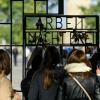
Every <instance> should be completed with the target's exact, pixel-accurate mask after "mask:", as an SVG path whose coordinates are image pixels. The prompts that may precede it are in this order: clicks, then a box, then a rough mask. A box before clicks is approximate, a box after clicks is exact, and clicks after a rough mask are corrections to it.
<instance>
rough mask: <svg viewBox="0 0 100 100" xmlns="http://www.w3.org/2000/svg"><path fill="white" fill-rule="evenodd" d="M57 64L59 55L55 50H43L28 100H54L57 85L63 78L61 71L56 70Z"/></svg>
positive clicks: (52, 48)
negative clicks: (41, 59)
mask: <svg viewBox="0 0 100 100" xmlns="http://www.w3.org/2000/svg"><path fill="white" fill-rule="evenodd" d="M59 63H60V54H59V52H58V50H57V48H56V47H54V46H48V47H47V48H46V50H45V53H44V56H43V61H42V64H41V67H40V69H39V70H38V71H37V72H36V73H35V74H34V75H33V78H32V81H31V86H30V90H29V94H28V100H55V99H56V95H57V86H58V85H57V84H58V82H59V81H60V80H61V79H62V76H63V70H62V71H61V70H60V69H59V68H57V64H59ZM58 69H59V70H58Z"/></svg>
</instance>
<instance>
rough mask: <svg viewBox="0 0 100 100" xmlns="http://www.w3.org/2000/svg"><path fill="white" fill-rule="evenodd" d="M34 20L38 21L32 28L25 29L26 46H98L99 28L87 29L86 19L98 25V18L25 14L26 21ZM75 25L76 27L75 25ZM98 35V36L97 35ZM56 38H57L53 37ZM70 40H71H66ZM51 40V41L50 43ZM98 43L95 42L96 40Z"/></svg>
mask: <svg viewBox="0 0 100 100" xmlns="http://www.w3.org/2000/svg"><path fill="white" fill-rule="evenodd" d="M27 17H28V18H33V19H35V20H36V18H37V21H36V24H34V26H33V27H31V28H29V27H28V28H27V27H26V28H25V32H26V33H25V34H26V41H27V42H26V45H41V44H45V43H47V44H51V45H61V44H62V45H68V44H69V45H73V46H74V45H77V46H78V45H79V46H80V45H83V46H89V45H91V46H92V45H97V44H99V42H98V37H97V35H98V36H99V33H98V26H96V27H94V28H93V29H90V28H86V27H85V23H84V21H85V19H87V18H94V19H96V20H94V21H95V24H97V20H98V16H92V15H91V16H85V15H83V16H80V15H77V16H74V15H70V16H68V15H53V14H45V15H39V14H34V15H32V14H25V19H27ZM73 23H74V25H73ZM96 34H97V35H96ZM53 36H55V37H53ZM64 37H66V39H68V38H69V40H66V39H65V40H64V39H63V38H64ZM49 39H50V40H51V41H49ZM95 39H96V40H97V41H94V40H95Z"/></svg>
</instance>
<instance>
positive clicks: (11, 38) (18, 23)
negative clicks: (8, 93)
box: [0, 0, 100, 92]
mask: <svg viewBox="0 0 100 100" xmlns="http://www.w3.org/2000/svg"><path fill="white" fill-rule="evenodd" d="M58 1H59V0H48V13H54V14H58ZM45 4H46V3H45V0H42V1H38V0H37V5H38V6H37V11H36V13H40V12H42V13H46V10H45ZM63 8H64V15H98V16H99V15H100V0H64V6H63ZM24 13H33V14H34V0H18V1H17V0H0V48H3V49H6V50H7V51H8V53H9V54H10V56H11V59H12V61H11V64H12V72H11V74H10V75H9V76H8V77H9V78H10V79H11V81H12V85H13V88H14V89H16V90H18V92H21V89H20V83H21V80H22V78H23V73H24V68H23V64H24V61H23V57H24V56H23V54H24V53H23V14H24ZM33 21H34V19H33ZM28 23H29V24H30V25H31V24H32V23H31V21H29V22H28ZM85 24H86V26H87V25H88V26H89V27H91V28H92V27H93V26H94V21H93V20H92V19H89V20H86V23H85ZM99 38H100V37H99ZM99 43H100V42H99ZM33 49H34V48H33ZM31 52H32V51H31V47H28V49H27V52H26V53H27V54H26V55H27V57H28V59H29V57H30V55H31Z"/></svg>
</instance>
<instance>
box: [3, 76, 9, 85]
mask: <svg viewBox="0 0 100 100" xmlns="http://www.w3.org/2000/svg"><path fill="white" fill-rule="evenodd" d="M1 84H2V86H11V81H10V80H9V79H8V78H6V77H3V78H2V81H1Z"/></svg>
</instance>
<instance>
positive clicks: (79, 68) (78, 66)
mask: <svg viewBox="0 0 100 100" xmlns="http://www.w3.org/2000/svg"><path fill="white" fill-rule="evenodd" d="M64 69H65V70H66V71H67V72H88V71H90V70H91V68H90V67H88V66H87V65H86V64H85V63H71V64H67V65H65V67H64Z"/></svg>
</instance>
